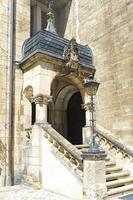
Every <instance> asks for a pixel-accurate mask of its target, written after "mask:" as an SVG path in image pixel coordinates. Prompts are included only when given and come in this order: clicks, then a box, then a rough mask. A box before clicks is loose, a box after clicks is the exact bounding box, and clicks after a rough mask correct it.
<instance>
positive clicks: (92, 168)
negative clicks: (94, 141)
mask: <svg viewBox="0 0 133 200" xmlns="http://www.w3.org/2000/svg"><path fill="white" fill-rule="evenodd" d="M82 156H83V173H84V175H83V177H84V178H83V200H103V199H106V197H107V187H106V177H105V171H106V170H105V157H106V154H105V153H104V152H99V153H97V154H94V153H91V152H85V153H83V155H82Z"/></svg>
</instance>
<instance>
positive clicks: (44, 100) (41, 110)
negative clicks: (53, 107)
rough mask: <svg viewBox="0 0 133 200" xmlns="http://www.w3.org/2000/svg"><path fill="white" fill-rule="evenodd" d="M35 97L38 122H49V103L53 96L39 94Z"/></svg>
mask: <svg viewBox="0 0 133 200" xmlns="http://www.w3.org/2000/svg"><path fill="white" fill-rule="evenodd" d="M33 99H34V102H35V104H36V123H47V105H48V103H49V102H50V101H51V100H52V97H51V96H49V95H43V94H38V95H36V96H35V97H34V98H33Z"/></svg>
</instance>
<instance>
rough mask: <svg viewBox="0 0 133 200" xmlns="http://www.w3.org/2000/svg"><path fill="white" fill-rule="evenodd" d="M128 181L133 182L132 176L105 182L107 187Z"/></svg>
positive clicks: (127, 182) (120, 184) (121, 184)
mask: <svg viewBox="0 0 133 200" xmlns="http://www.w3.org/2000/svg"><path fill="white" fill-rule="evenodd" d="M129 183H133V178H123V179H120V180H115V181H109V182H107V183H106V185H107V188H108V189H109V188H113V187H117V186H123V185H126V184H129Z"/></svg>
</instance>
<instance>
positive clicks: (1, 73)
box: [0, 0, 30, 176]
mask: <svg viewBox="0 0 133 200" xmlns="http://www.w3.org/2000/svg"><path fill="white" fill-rule="evenodd" d="M10 12H11V10H10V0H1V1H0V19H1V20H0V108H1V109H0V140H1V141H2V143H3V145H4V146H5V147H6V149H7V148H8V111H9V107H8V102H9V98H8V97H9V94H8V86H9V84H10V83H9V74H8V72H9V71H8V70H9V60H10V57H9V44H10V42H9V41H10V38H9V31H10V25H9V23H10ZM14 17H15V19H16V23H15V26H14V31H15V33H14V43H15V46H14V51H15V55H14V63H15V62H16V61H18V62H19V61H20V59H21V49H22V44H23V42H24V40H25V39H26V38H28V37H29V35H30V0H21V1H20V0H17V1H16V12H15V16H14ZM22 78H23V77H22V71H21V70H20V69H19V68H18V66H17V65H16V64H15V65H14V74H13V79H14V84H13V85H14V95H13V96H14V97H13V104H14V108H13V112H14V118H13V119H14V127H13V128H14V137H15V143H14V147H13V149H12V150H13V151H14V152H15V153H14V161H15V163H14V164H15V174H16V171H19V167H18V165H20V160H21V159H20V158H19V156H18V155H20V152H19V144H20V141H21V137H20V130H21V129H22V126H21V123H22V122H21V116H22V114H23V108H22V106H21V105H20V104H21V94H22ZM7 154H8V152H7ZM9 154H10V152H9ZM7 166H8V165H7ZM4 173H6V172H4ZM3 176H4V174H3Z"/></svg>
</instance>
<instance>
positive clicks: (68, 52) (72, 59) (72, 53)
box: [63, 38, 79, 69]
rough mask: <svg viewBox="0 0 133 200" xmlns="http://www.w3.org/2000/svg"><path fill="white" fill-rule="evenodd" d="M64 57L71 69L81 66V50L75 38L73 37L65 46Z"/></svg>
mask: <svg viewBox="0 0 133 200" xmlns="http://www.w3.org/2000/svg"><path fill="white" fill-rule="evenodd" d="M63 56H64V59H65V61H66V62H67V64H66V66H67V67H69V68H71V69H78V67H79V52H78V44H77V42H76V39H75V38H72V39H71V40H70V41H69V43H68V45H67V46H66V47H65V48H64V55H63Z"/></svg>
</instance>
